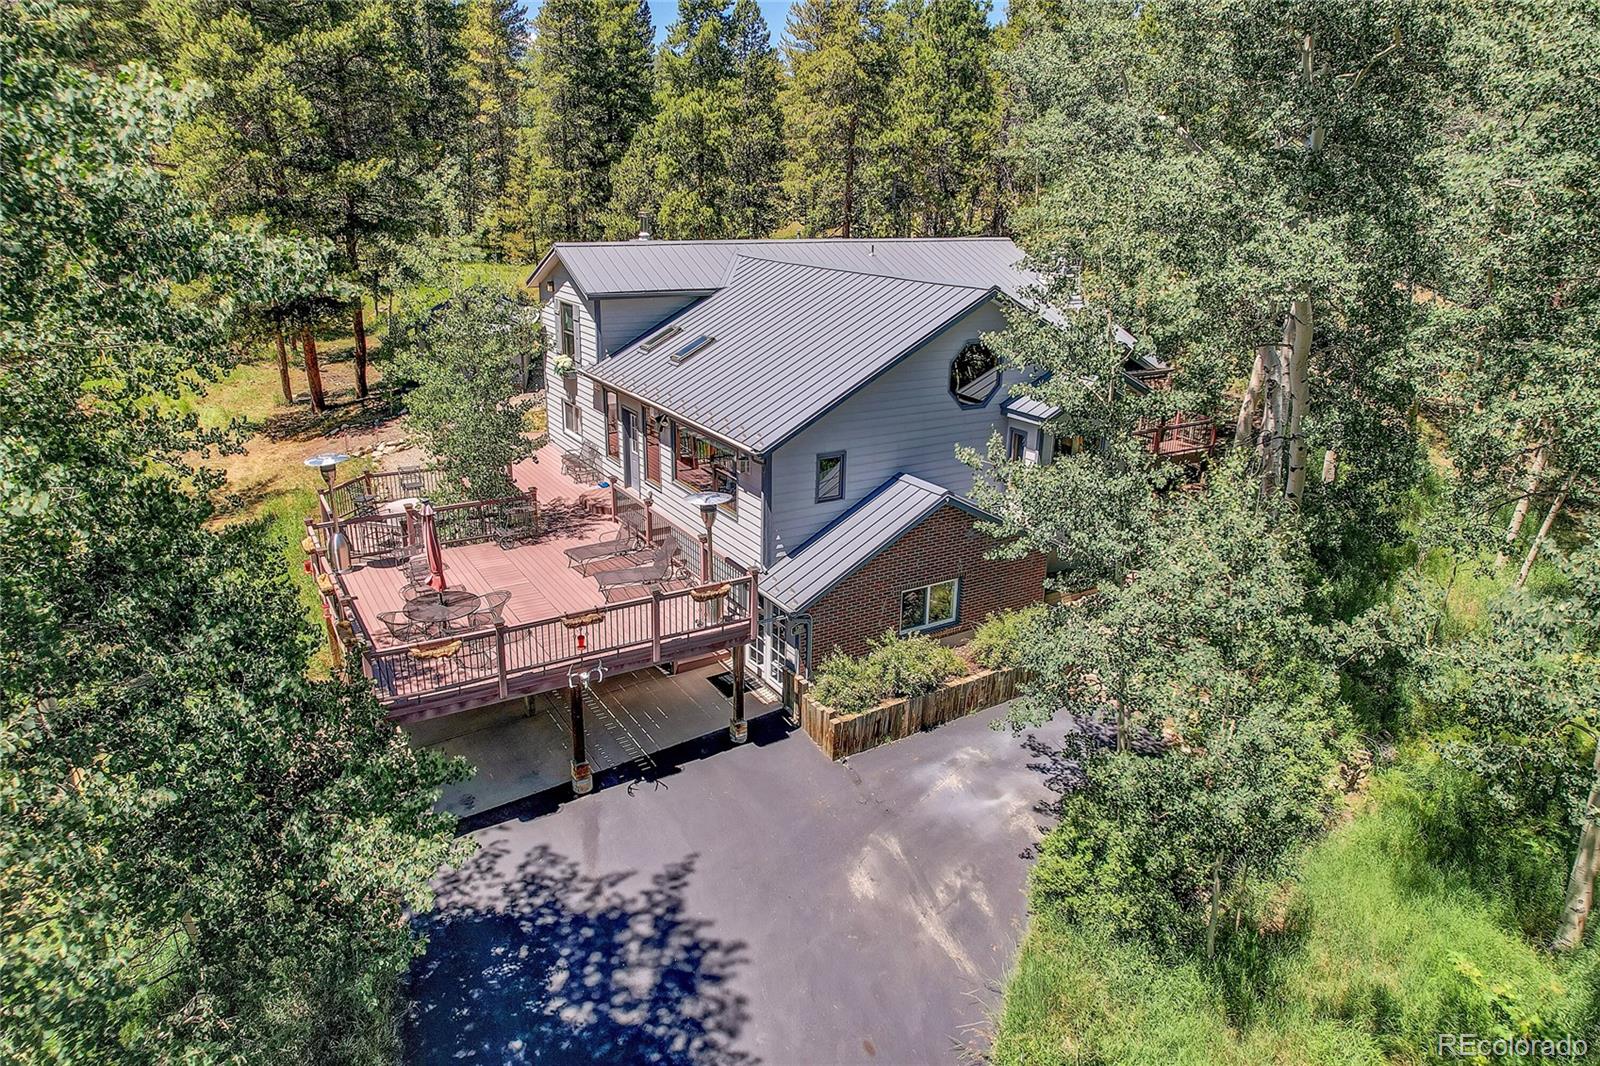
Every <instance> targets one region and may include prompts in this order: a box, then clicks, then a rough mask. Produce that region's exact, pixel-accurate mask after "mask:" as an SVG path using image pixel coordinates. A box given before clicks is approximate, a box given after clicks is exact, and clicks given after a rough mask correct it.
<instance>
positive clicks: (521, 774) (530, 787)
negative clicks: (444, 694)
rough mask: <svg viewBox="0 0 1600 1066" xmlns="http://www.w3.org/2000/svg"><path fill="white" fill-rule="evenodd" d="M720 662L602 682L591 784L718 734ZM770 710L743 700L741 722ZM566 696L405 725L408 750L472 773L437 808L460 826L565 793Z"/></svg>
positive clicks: (588, 740)
mask: <svg viewBox="0 0 1600 1066" xmlns="http://www.w3.org/2000/svg"><path fill="white" fill-rule="evenodd" d="M727 669H728V666H727V658H726V657H724V658H723V659H722V660H721V661H720V662H711V663H707V664H704V665H700V666H696V667H694V668H692V669H685V670H683V671H682V672H680V673H678V674H674V675H671V676H668V675H664V674H662V673H661V671H659V670H656V669H653V668H652V669H649V670H637V671H634V672H632V673H629V674H623V675H621V676H618V677H611V678H606V679H605V680H604V681H602V682H600V683H599V684H598V685H596V686H595V692H594V694H595V695H596V696H597V697H598V699H599V703H598V704H596V703H594V702H590V703H589V704H588V706H587V708H586V710H585V713H584V742H585V745H586V747H587V749H588V755H589V764H590V766H591V768H592V769H593V771H594V773H595V774H596V775H597V776H598V775H600V774H602V773H604V772H605V771H607V770H613V769H618V768H630V767H629V764H631V763H634V762H636V761H637V760H638V759H639V757H640V755H641V753H643V754H646V755H647V754H649V753H652V752H657V751H661V750H662V749H665V748H670V747H673V746H675V745H678V744H683V743H687V742H689V741H692V740H696V739H699V738H700V737H703V736H707V735H710V734H716V733H719V732H726V730H727V728H728V721H729V719H730V717H731V716H732V713H733V701H732V699H731V698H730V697H729V696H728V694H727V693H725V692H724V691H723V690H722V689H720V688H718V687H717V686H716V685H714V684H713V683H712V681H711V678H713V677H715V676H717V675H719V674H723V673H726V672H727ZM776 706H777V704H776V702H775V700H774V698H773V697H772V694H771V693H762V692H760V691H759V690H751V691H747V692H746V693H745V713H746V716H747V717H752V718H753V717H756V716H759V715H762V714H765V713H767V712H768V711H771V710H773V709H775V707H776ZM569 721H570V717H569V713H568V709H567V695H566V692H565V691H564V690H563V691H558V692H551V693H545V694H542V695H539V696H535V697H533V698H532V699H531V700H529V701H527V702H526V703H524V701H523V700H520V699H518V700H511V701H509V702H507V703H499V704H495V705H493V706H490V707H482V708H479V709H477V710H472V711H463V712H461V713H459V714H453V715H448V716H445V717H442V718H433V719H428V720H424V721H421V722H416V723H413V724H409V725H406V726H405V727H404V728H405V730H406V732H407V733H408V734H409V735H410V737H411V740H412V742H413V743H415V744H419V745H421V746H424V747H429V748H434V749H435V750H438V751H442V752H445V753H446V754H450V755H459V756H461V757H463V758H465V759H466V760H467V761H468V762H469V763H471V764H472V766H473V768H474V772H473V775H472V776H471V777H470V778H468V779H467V780H465V781H462V782H458V783H457V784H454V785H450V786H448V787H446V788H445V790H444V793H443V795H442V796H441V797H440V801H439V809H440V810H446V811H449V812H450V813H452V814H455V815H458V816H460V817H466V816H468V815H473V814H481V813H482V812H483V811H486V810H490V809H491V808H494V807H499V806H501V805H503V804H506V803H511V802H513V801H516V800H519V799H523V798H525V797H527V796H532V795H536V794H538V793H540V792H544V791H547V790H549V789H555V788H563V787H570V782H571V768H572V767H571V759H572V736H571V732H570V724H569Z"/></svg>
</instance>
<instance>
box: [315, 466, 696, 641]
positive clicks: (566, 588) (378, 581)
mask: <svg viewBox="0 0 1600 1066" xmlns="http://www.w3.org/2000/svg"><path fill="white" fill-rule="evenodd" d="M513 473H514V474H515V476H516V481H517V487H518V488H520V489H522V490H524V491H527V490H528V489H537V490H538V494H539V495H538V498H539V514H540V522H541V525H542V527H543V533H542V535H541V536H540V537H539V539H538V540H537V541H535V542H534V543H532V544H524V545H519V546H517V547H515V548H509V549H507V548H502V547H500V546H499V545H498V544H495V543H494V542H492V541H488V542H483V543H478V544H463V545H460V546H458V547H453V548H445V549H444V566H445V578H446V580H447V581H448V582H449V587H451V588H463V589H467V590H468V591H470V592H476V593H479V594H480V595H481V594H483V593H487V592H494V591H498V590H501V589H504V590H505V591H508V592H510V593H511V599H510V600H508V601H507V602H506V606H505V611H504V615H505V620H506V624H507V625H517V624H520V623H523V622H537V621H539V620H541V619H545V618H552V617H555V616H557V615H564V614H573V613H576V612H578V611H586V610H589V609H591V608H594V607H598V606H601V605H603V604H605V602H606V597H605V594H604V593H602V592H601V590H600V585H599V583H598V582H597V581H596V580H595V576H596V575H597V574H599V573H600V572H601V571H604V570H615V569H619V568H621V567H625V566H632V565H636V564H637V563H638V562H639V560H637V559H626V560H624V559H604V560H600V561H598V562H595V563H591V564H589V565H588V566H587V567H586V568H585V569H586V570H587V571H588V573H587V574H585V573H583V572H582V571H579V570H578V569H576V568H574V567H569V566H568V565H567V556H566V550H567V549H568V548H572V547H576V546H577V545H580V544H593V543H595V542H596V541H599V540H604V539H605V538H607V537H610V536H612V535H614V534H615V533H616V530H617V522H616V519H614V518H611V517H609V516H608V515H605V514H598V513H591V512H590V511H589V510H588V509H587V508H586V507H585V505H584V503H583V502H582V497H583V496H584V494H586V493H587V494H590V495H591V496H592V497H593V498H594V499H593V502H594V504H596V505H601V504H603V497H605V496H608V495H609V493H607V492H605V490H596V489H595V487H594V486H592V485H580V484H578V483H577V482H575V481H573V480H572V479H571V478H569V477H566V476H565V475H564V474H562V473H561V454H560V451H559V450H558V449H555V448H553V447H549V446H547V447H546V448H545V449H544V450H543V451H542V452H541V453H540V455H539V459H538V462H535V461H533V460H531V459H530V460H526V461H525V462H523V463H521V464H520V465H519V466H518V467H516V469H515V470H514V471H513ZM691 565H692V563H691ZM344 581H345V585H346V587H347V588H348V589H349V590H350V599H351V605H352V606H353V607H354V608H355V610H356V611H357V612H358V613H359V614H360V616H361V620H362V622H363V623H364V628H365V629H366V630H367V632H368V633H369V634H371V638H372V645H373V647H374V648H386V647H394V646H396V645H398V644H400V643H401V642H400V641H396V640H395V639H394V638H392V637H390V636H389V634H388V631H387V630H386V629H385V628H384V626H383V624H382V623H380V622H379V621H378V615H379V613H380V612H387V611H399V610H401V609H402V608H403V607H404V606H405V599H404V597H403V596H402V595H401V592H400V590H401V589H402V588H403V587H404V586H405V584H406V577H405V573H404V572H403V571H402V570H400V569H399V568H397V567H393V566H386V565H357V566H356V567H355V568H353V569H351V570H349V571H348V572H346V573H345V574H344ZM687 585H688V582H687V581H677V582H673V583H670V584H668V585H667V586H666V587H667V588H683V587H686V586H687ZM648 595H649V590H648V589H646V588H644V587H642V586H638V585H634V586H616V587H614V588H613V589H612V590H611V599H612V600H629V599H637V598H639V597H641V596H648Z"/></svg>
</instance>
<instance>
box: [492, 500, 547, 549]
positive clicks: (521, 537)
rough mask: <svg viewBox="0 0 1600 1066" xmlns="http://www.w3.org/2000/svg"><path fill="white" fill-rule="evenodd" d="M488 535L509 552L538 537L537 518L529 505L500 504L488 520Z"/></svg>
mask: <svg viewBox="0 0 1600 1066" xmlns="http://www.w3.org/2000/svg"><path fill="white" fill-rule="evenodd" d="M489 535H490V536H491V537H493V538H494V542H495V543H496V544H498V545H500V547H502V548H504V549H506V550H507V551H510V550H511V549H512V548H515V547H516V546H517V545H518V544H526V543H528V542H529V541H531V540H533V539H534V538H535V537H537V536H538V535H539V522H538V516H537V515H536V514H535V513H534V510H533V505H532V504H530V503H508V504H502V505H501V506H500V507H498V508H496V509H495V513H494V514H493V515H492V516H491V517H490V519H489Z"/></svg>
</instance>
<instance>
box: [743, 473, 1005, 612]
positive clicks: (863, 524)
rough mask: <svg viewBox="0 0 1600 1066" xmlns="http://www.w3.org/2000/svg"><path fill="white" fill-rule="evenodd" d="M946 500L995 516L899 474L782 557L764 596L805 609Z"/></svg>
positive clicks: (765, 582) (927, 483)
mask: <svg viewBox="0 0 1600 1066" xmlns="http://www.w3.org/2000/svg"><path fill="white" fill-rule="evenodd" d="M945 504H954V505H955V506H957V507H960V508H962V509H963V510H965V511H969V512H970V513H971V514H972V515H973V517H975V518H992V517H993V516H992V515H990V514H989V513H988V512H987V511H984V510H983V509H981V508H980V507H978V505H977V504H975V503H973V502H972V501H971V500H969V499H967V498H966V497H964V496H957V495H956V494H955V493H953V492H951V491H950V490H949V489H947V488H945V487H943V486H942V485H935V484H934V483H933V482H931V481H924V480H923V479H922V478H919V477H912V476H911V475H910V474H897V475H896V476H894V477H892V478H890V479H889V480H888V481H886V482H884V483H883V484H882V485H879V486H878V487H877V488H876V489H874V490H872V492H870V493H869V494H868V495H867V496H866V498H865V499H863V500H862V501H861V502H860V503H858V504H856V505H855V506H854V507H852V508H850V510H848V511H846V512H845V513H844V514H842V515H840V516H839V517H838V518H836V519H834V520H833V521H832V522H830V523H829V524H828V525H826V526H824V527H823V528H822V529H821V530H820V531H819V532H818V533H817V534H816V535H815V536H813V537H812V538H811V539H810V540H808V541H806V542H805V543H804V544H802V545H801V546H800V548H799V549H798V550H797V551H796V552H795V553H794V554H793V555H790V556H789V557H787V558H785V559H781V560H779V561H778V562H777V563H776V564H775V565H774V566H773V567H772V569H771V570H770V571H768V573H767V576H766V577H765V578H764V579H763V580H762V582H761V594H762V595H763V596H765V597H767V599H769V600H771V601H772V602H773V603H776V604H777V605H778V606H780V607H782V608H783V609H784V610H786V611H803V610H805V609H806V608H808V607H810V606H811V605H812V604H813V603H815V602H816V601H817V600H818V599H820V598H821V597H822V596H823V594H824V593H826V592H827V591H828V590H829V589H831V588H833V587H834V586H835V585H837V584H838V583H839V582H841V581H843V580H844V579H845V578H847V577H849V576H850V575H851V574H853V573H855V572H856V571H857V570H859V569H861V567H862V566H864V565H865V564H866V563H867V562H868V561H869V560H871V559H872V558H873V556H875V555H877V554H878V553H879V552H881V551H883V550H884V549H885V548H887V547H889V546H890V545H891V544H893V543H894V542H895V541H897V540H899V539H900V537H901V536H902V535H903V534H905V533H906V532H907V531H908V530H910V529H911V528H912V527H913V526H915V525H916V524H917V523H918V522H921V521H922V520H923V519H924V518H926V517H928V516H929V515H931V514H933V512H935V511H937V510H938V509H939V508H941V507H943V506H944V505H945Z"/></svg>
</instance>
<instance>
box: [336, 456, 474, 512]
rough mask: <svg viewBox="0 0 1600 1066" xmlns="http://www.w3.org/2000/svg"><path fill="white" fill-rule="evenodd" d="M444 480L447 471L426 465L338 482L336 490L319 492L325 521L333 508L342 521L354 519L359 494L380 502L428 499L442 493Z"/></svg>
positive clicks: (374, 472) (377, 472)
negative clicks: (409, 497)
mask: <svg viewBox="0 0 1600 1066" xmlns="http://www.w3.org/2000/svg"><path fill="white" fill-rule="evenodd" d="M443 481H444V473H443V471H440V470H436V469H434V468H433V467H426V466H406V467H401V468H400V469H398V470H369V471H367V472H366V473H364V474H357V475H356V476H355V477H353V478H350V479H349V480H347V481H340V482H336V483H335V484H334V485H333V487H332V488H330V489H328V490H326V491H323V492H321V493H319V495H320V496H321V497H322V498H323V499H322V503H323V511H324V513H323V516H322V517H323V518H324V519H327V518H328V517H329V516H328V514H327V513H326V512H327V510H328V509H329V508H332V510H333V513H334V514H337V515H338V516H339V518H340V519H341V520H343V519H346V518H353V517H354V516H355V513H356V498H357V497H356V494H357V493H360V494H362V495H365V496H369V497H371V498H372V499H373V500H376V501H378V502H380V503H385V502H388V501H390V500H403V499H405V498H406V497H408V496H418V497H427V496H430V495H432V494H434V493H436V492H438V490H439V486H440V485H441V484H442V483H443Z"/></svg>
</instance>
